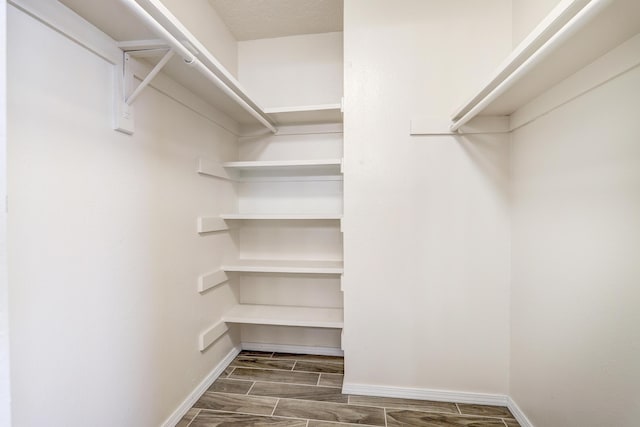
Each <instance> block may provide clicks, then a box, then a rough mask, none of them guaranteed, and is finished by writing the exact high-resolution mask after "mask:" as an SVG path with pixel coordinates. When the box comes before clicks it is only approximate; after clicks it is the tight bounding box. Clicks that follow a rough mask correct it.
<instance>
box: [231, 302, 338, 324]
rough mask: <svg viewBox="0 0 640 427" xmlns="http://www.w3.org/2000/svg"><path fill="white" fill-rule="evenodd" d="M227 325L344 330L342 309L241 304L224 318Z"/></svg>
mask: <svg viewBox="0 0 640 427" xmlns="http://www.w3.org/2000/svg"><path fill="white" fill-rule="evenodd" d="M222 320H223V321H224V322H226V323H242V324H248V325H274V326H304V327H311V328H331V329H342V327H343V326H344V320H343V313H342V309H341V308H315V307H288V306H274V305H249V304H240V305H236V306H235V307H233V308H231V309H230V310H229V311H227V312H226V313H225V314H224V315H223V316H222Z"/></svg>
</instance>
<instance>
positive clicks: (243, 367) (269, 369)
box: [232, 362, 300, 372]
mask: <svg viewBox="0 0 640 427" xmlns="http://www.w3.org/2000/svg"><path fill="white" fill-rule="evenodd" d="M232 363H233V362H232ZM233 368H234V369H233V370H234V371H235V370H236V369H259V370H262V371H280V372H294V371H293V369H278V368H263V367H259V368H255V367H252V366H234V367H233ZM296 372H300V371H296Z"/></svg>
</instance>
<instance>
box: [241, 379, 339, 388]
mask: <svg viewBox="0 0 640 427" xmlns="http://www.w3.org/2000/svg"><path fill="white" fill-rule="evenodd" d="M242 381H244V380H242ZM247 382H248V381H247ZM253 382H254V383H265V384H279V385H282V384H284V385H299V386H305V387H313V388H316V387H322V388H335V389H336V390H342V387H332V386H330V385H313V384H300V383H281V382H278V381H262V380H253Z"/></svg>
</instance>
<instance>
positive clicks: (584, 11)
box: [451, 0, 640, 122]
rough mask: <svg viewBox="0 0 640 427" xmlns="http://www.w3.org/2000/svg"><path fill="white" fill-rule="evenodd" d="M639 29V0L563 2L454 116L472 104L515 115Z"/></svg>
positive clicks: (490, 111) (482, 112)
mask: <svg viewBox="0 0 640 427" xmlns="http://www.w3.org/2000/svg"><path fill="white" fill-rule="evenodd" d="M638 32H640V2H638V1H637V0H617V1H609V0H590V1H584V0H580V1H578V0H576V1H572V2H563V3H561V4H560V5H558V6H557V7H556V8H555V9H553V10H552V11H551V13H550V14H549V15H548V16H547V17H546V18H545V19H544V20H543V21H542V22H541V23H540V25H538V27H536V28H535V29H534V30H533V32H532V33H531V34H530V35H529V36H528V37H527V38H526V39H525V40H524V41H523V42H522V43H521V44H520V45H518V46H517V47H516V48H515V49H514V51H513V52H512V53H511V54H510V55H509V56H508V57H507V59H506V60H505V61H504V62H503V63H502V64H501V65H500V67H498V69H497V70H496V71H495V72H494V73H493V75H492V76H491V77H490V78H489V79H488V81H487V82H486V84H485V85H483V86H482V87H481V88H480V89H479V90H478V91H476V92H475V93H474V95H473V96H472V97H471V98H470V99H469V101H468V102H466V103H465V104H464V105H463V106H462V107H460V108H459V109H457V110H456V112H455V113H454V114H453V115H452V117H451V120H452V121H453V122H457V121H459V120H460V119H461V118H463V117H464V116H465V115H467V114H468V113H469V112H470V111H472V110H473V109H477V110H478V111H477V112H476V114H475V115H489V116H506V115H511V114H513V113H514V112H515V111H516V110H518V109H519V108H520V107H522V106H523V105H525V104H527V103H528V102H529V101H532V100H533V99H535V98H536V97H537V96H539V95H540V94H542V93H544V92H545V91H547V90H548V89H550V88H551V87H553V86H555V85H556V84H558V83H559V82H561V81H562V80H564V79H566V78H567V77H569V76H571V75H572V74H574V73H576V72H577V71H578V70H580V69H582V68H583V67H585V66H586V65H588V64H590V63H591V62H593V61H594V60H596V59H597V58H599V57H601V56H602V55H604V54H605V53H607V52H609V51H610V50H612V49H614V48H615V47H617V46H619V45H620V44H622V43H623V42H624V41H626V40H628V39H630V38H631V37H633V36H634V35H635V34H637V33H638ZM475 115H473V116H475ZM473 116H472V117H473Z"/></svg>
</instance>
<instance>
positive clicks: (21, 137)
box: [8, 8, 238, 427]
mask: <svg viewBox="0 0 640 427" xmlns="http://www.w3.org/2000/svg"><path fill="white" fill-rule="evenodd" d="M8 57H9V70H8V73H9V74H8V77H9V84H8V109H9V112H8V123H9V194H10V195H11V212H10V216H9V250H10V253H11V270H10V272H9V274H10V284H11V288H10V298H11V299H10V306H11V319H10V320H11V327H12V336H11V339H12V348H11V357H12V360H13V362H14V363H13V364H12V367H11V374H12V405H13V415H14V420H13V421H14V425H16V426H18V425H20V426H37V425H47V426H62V425H65V426H81V425H82V426H86V425H91V426H96V427H99V426H132V425H140V426H142V425H145V426H152V425H160V424H161V423H162V422H163V421H164V420H165V419H167V417H169V415H170V414H171V413H172V412H173V411H174V410H175V409H176V408H177V407H178V405H179V404H181V403H182V401H183V400H184V399H185V397H186V396H187V395H188V394H189V393H190V392H192V391H193V390H194V388H195V387H196V386H197V385H198V384H199V383H200V382H201V381H202V379H203V378H204V377H205V376H206V375H207V374H208V373H209V372H210V371H211V370H212V369H213V368H214V367H215V366H216V364H217V363H218V362H220V361H221V360H222V359H223V358H224V357H225V356H226V355H227V354H228V353H229V351H230V349H231V347H232V346H233V345H234V344H235V343H237V339H238V335H237V334H231V335H225V336H224V337H222V338H221V339H220V340H218V341H217V342H216V343H215V344H214V345H212V346H211V347H210V348H209V349H208V350H207V351H205V352H204V353H200V351H199V349H198V336H199V334H200V333H201V332H202V331H205V330H206V329H207V328H209V327H210V326H211V325H212V324H215V323H216V322H217V321H218V320H219V319H220V317H221V315H222V313H223V312H224V311H225V309H226V308H227V307H230V306H231V305H233V304H234V303H235V295H234V294H233V292H232V290H231V288H230V287H229V286H227V285H223V286H220V287H218V288H216V289H214V290H212V291H211V292H208V293H206V294H204V295H201V294H199V293H198V292H197V287H196V282H197V279H198V277H199V275H201V274H203V273H206V272H210V271H212V268H215V266H217V265H220V264H221V261H222V257H223V253H225V252H227V253H231V254H233V251H234V247H235V246H234V245H233V242H232V240H231V237H230V236H229V235H228V234H226V233H218V234H216V235H210V236H199V235H198V234H197V233H196V230H195V221H196V218H197V217H198V216H199V215H205V214H211V213H212V212H221V211H228V210H231V209H233V208H234V207H235V204H234V194H233V188H232V185H231V184H230V183H229V182H227V181H223V180H212V179H208V178H206V177H203V176H201V175H199V174H197V173H196V172H195V170H194V165H195V164H196V161H197V159H198V158H199V157H205V158H214V159H221V160H232V159H234V158H235V157H236V156H237V151H236V150H237V147H236V145H235V142H234V139H235V138H234V136H233V135H230V134H228V133H227V132H226V131H223V130H221V129H220V128H219V127H217V126H216V125H214V124H213V123H212V122H210V121H208V120H206V119H204V118H202V117H201V116H200V115H197V114H195V113H193V112H192V111H191V110H189V109H188V108H185V107H184V106H182V105H179V104H177V103H175V102H174V101H172V100H170V99H169V98H167V97H165V96H164V95H162V94H160V93H158V92H156V91H155V90H153V89H147V90H146V91H145V92H144V93H143V94H142V95H141V97H140V98H139V99H138V101H137V102H136V105H135V108H136V133H135V135H134V136H132V137H131V136H127V135H124V134H121V133H118V132H114V131H113V130H112V129H111V105H112V101H111V100H112V96H113V94H112V87H111V84H112V80H113V79H112V77H113V74H112V68H111V67H110V66H109V65H108V64H107V63H106V62H104V61H103V60H102V59H100V58H98V57H96V56H94V55H93V54H91V53H89V52H88V51H86V50H84V49H83V48H81V47H80V46H78V45H76V44H75V43H73V42H71V41H69V40H68V39H66V38H64V37H63V36H62V35H60V34H59V33H57V32H55V31H53V30H51V29H49V28H47V27H45V26H44V25H42V24H41V23H39V22H36V21H35V20H33V19H31V18H29V17H27V16H26V15H24V14H22V13H21V12H17V11H16V10H15V9H13V8H9V43H8Z"/></svg>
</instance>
